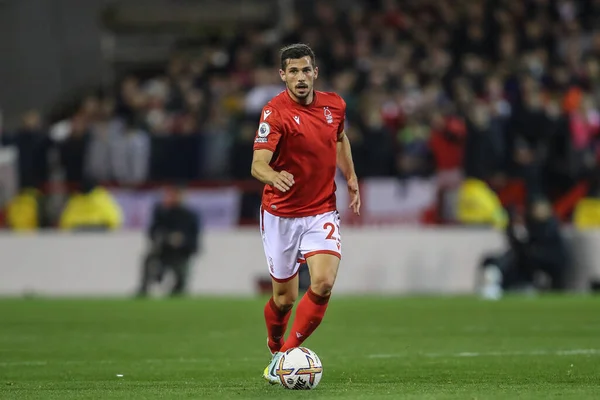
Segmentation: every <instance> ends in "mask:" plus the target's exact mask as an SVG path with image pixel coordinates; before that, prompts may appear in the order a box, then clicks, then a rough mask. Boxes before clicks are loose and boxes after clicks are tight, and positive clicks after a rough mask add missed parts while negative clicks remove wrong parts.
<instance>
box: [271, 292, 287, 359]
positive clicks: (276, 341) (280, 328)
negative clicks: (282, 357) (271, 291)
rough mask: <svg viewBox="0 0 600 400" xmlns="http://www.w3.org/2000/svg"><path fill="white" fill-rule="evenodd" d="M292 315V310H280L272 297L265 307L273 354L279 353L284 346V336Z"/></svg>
mask: <svg viewBox="0 0 600 400" xmlns="http://www.w3.org/2000/svg"><path fill="white" fill-rule="evenodd" d="M291 314H292V309H291V308H290V309H289V310H286V311H282V310H280V309H279V307H277V305H276V304H275V301H274V300H273V298H272V297H271V298H270V299H269V301H268V302H267V304H266V305H265V322H266V323H267V334H268V338H269V341H268V345H269V349H270V350H271V353H275V352H277V351H279V349H281V346H283V335H284V334H285V331H286V329H287V324H288V320H289V319H290V315H291Z"/></svg>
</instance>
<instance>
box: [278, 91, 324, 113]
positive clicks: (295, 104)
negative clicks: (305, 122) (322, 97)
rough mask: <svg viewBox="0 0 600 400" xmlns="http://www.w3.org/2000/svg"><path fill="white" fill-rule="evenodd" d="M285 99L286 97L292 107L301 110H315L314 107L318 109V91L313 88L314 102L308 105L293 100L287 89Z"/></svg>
mask: <svg viewBox="0 0 600 400" xmlns="http://www.w3.org/2000/svg"><path fill="white" fill-rule="evenodd" d="M285 97H286V99H287V101H288V102H289V103H291V104H292V106H294V107H297V108H300V109H307V108H313V107H316V105H317V91H316V90H315V89H314V88H313V101H312V102H311V103H310V104H307V105H304V104H300V103H297V102H295V101H294V100H293V99H292V97H291V96H290V92H289V91H288V89H287V88H286V89H285Z"/></svg>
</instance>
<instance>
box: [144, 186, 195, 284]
mask: <svg viewBox="0 0 600 400" xmlns="http://www.w3.org/2000/svg"><path fill="white" fill-rule="evenodd" d="M182 200H183V190H182V188H181V187H168V188H166V191H165V195H164V198H163V200H162V202H161V203H159V204H157V206H156V207H155V209H154V214H153V216H152V222H151V224H150V228H149V231H148V236H149V237H150V241H151V243H152V247H151V249H150V252H149V254H148V255H147V256H146V257H145V259H144V264H143V275H142V284H141V287H140V290H139V294H140V295H141V296H145V295H146V294H147V292H148V288H149V285H150V284H151V283H153V282H162V280H163V277H164V276H165V273H166V272H167V271H171V272H173V275H174V276H175V284H174V285H173V287H172V288H171V295H172V296H175V295H180V294H183V293H184V292H185V288H186V284H187V277H188V270H189V262H190V259H191V257H192V256H193V255H194V254H196V253H197V252H198V250H199V246H198V240H199V231H200V223H199V216H198V215H197V214H196V213H195V212H194V211H192V210H190V209H189V208H187V207H186V206H185V205H184V204H183V201H182Z"/></svg>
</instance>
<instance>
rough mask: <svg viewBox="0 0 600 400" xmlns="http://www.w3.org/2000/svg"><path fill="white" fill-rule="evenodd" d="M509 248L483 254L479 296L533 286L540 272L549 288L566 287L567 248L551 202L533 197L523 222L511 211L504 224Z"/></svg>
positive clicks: (490, 296) (491, 296)
mask: <svg viewBox="0 0 600 400" xmlns="http://www.w3.org/2000/svg"><path fill="white" fill-rule="evenodd" d="M506 233H507V237H508V242H509V250H508V251H506V252H505V253H503V254H500V255H492V256H488V257H486V258H485V259H484V260H483V262H482V265H481V266H482V268H483V276H484V287H483V292H482V295H483V296H484V297H487V298H498V297H500V296H501V295H502V292H503V291H504V290H511V289H518V288H526V289H527V288H535V283H536V282H535V276H536V274H537V273H539V272H543V273H544V274H545V275H546V276H547V277H548V278H549V280H550V288H551V289H552V290H563V289H565V273H566V271H567V269H568V267H569V251H568V248H567V244H566V241H565V239H564V238H563V235H562V233H561V231H560V224H559V222H558V220H557V219H556V217H555V216H554V214H553V211H552V207H551V205H550V203H549V202H548V201H547V200H546V199H544V198H541V197H538V198H534V199H533V200H532V201H531V202H530V204H529V206H528V208H527V211H526V213H525V218H524V221H519V217H518V216H515V215H514V213H511V220H510V223H509V224H508V227H507V232H506Z"/></svg>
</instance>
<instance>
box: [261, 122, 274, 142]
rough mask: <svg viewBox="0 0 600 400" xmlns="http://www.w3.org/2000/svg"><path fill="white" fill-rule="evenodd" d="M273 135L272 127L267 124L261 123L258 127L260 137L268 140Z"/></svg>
mask: <svg viewBox="0 0 600 400" xmlns="http://www.w3.org/2000/svg"><path fill="white" fill-rule="evenodd" d="M269 133H271V126H270V125H269V124H268V123H266V122H261V123H260V125H259V126H258V137H259V138H266V137H267V136H269Z"/></svg>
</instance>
